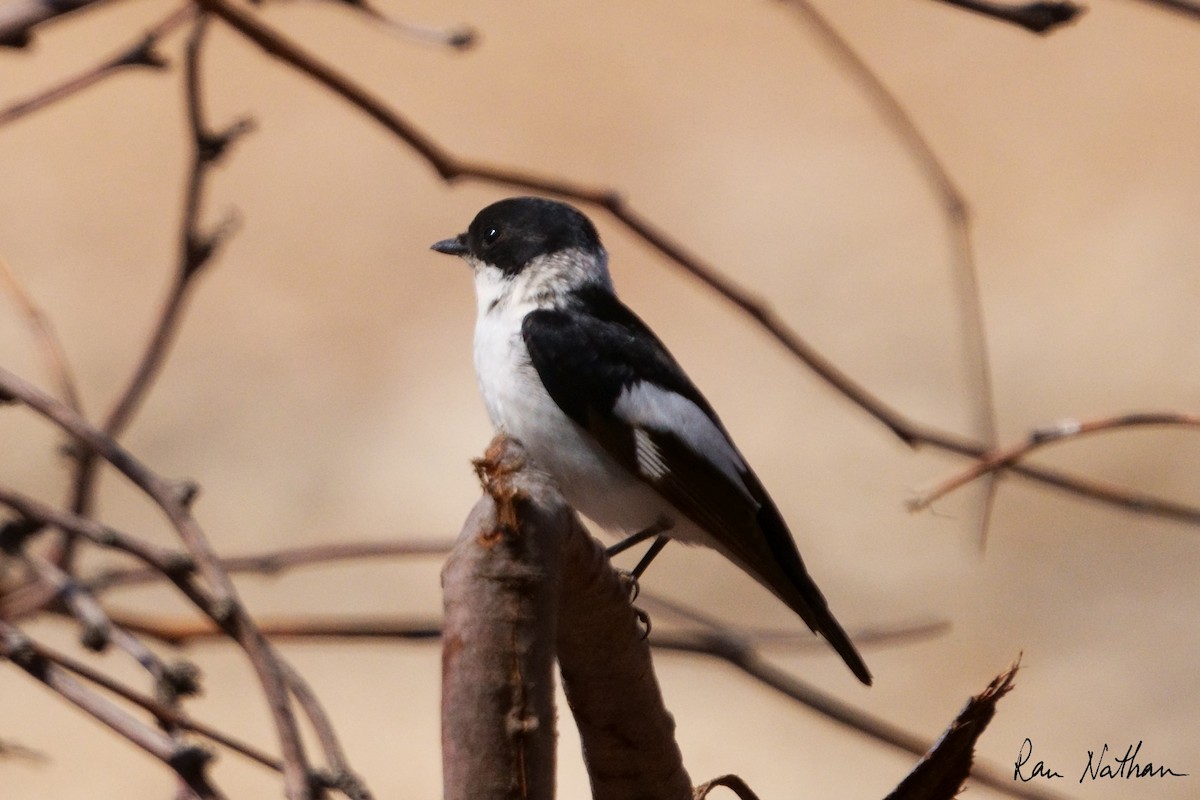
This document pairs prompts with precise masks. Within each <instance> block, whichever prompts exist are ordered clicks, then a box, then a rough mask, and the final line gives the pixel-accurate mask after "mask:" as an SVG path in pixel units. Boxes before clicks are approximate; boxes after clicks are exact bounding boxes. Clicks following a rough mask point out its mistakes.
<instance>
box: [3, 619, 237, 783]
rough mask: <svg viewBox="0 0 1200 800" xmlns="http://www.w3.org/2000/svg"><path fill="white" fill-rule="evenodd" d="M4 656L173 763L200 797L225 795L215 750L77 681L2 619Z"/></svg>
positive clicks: (182, 777) (134, 742)
mask: <svg viewBox="0 0 1200 800" xmlns="http://www.w3.org/2000/svg"><path fill="white" fill-rule="evenodd" d="M0 656H3V657H5V658H7V659H8V660H9V661H11V662H12V663H13V664H15V665H16V666H18V667H20V668H21V669H23V670H25V672H27V673H28V674H29V675H30V676H31V677H33V678H35V679H36V680H38V681H41V682H42V683H43V684H45V685H46V686H47V687H49V688H50V689H52V690H54V691H55V692H56V693H58V694H59V695H60V696H61V697H63V698H64V699H66V700H68V701H69V702H71V703H73V704H75V705H76V706H77V707H79V708H80V709H82V710H83V711H85V712H87V713H88V714H90V715H91V716H92V717H94V718H95V719H97V720H99V721H100V722H102V723H104V724H105V725H107V726H108V727H109V728H111V729H112V730H114V731H115V732H116V733H118V734H119V735H120V736H122V737H124V738H125V739H127V740H128V741H130V742H132V743H133V744H135V745H137V746H138V747H140V748H142V749H143V750H145V751H146V752H147V753H149V754H150V755H152V756H153V757H155V758H156V759H158V760H159V761H161V762H162V763H164V764H166V765H167V766H169V767H171V768H172V769H173V770H175V772H176V773H177V774H178V775H179V777H180V778H181V779H182V780H183V781H184V782H185V783H186V784H187V786H188V788H189V789H191V790H192V791H193V792H195V793H196V794H197V795H198V796H199V797H201V798H204V799H205V800H208V799H209V798H212V799H213V800H216V798H220V797H221V795H220V794H219V793H218V792H217V791H216V790H215V789H214V788H213V787H212V786H211V785H210V784H209V782H208V778H207V775H206V766H207V764H208V762H209V760H210V758H211V754H210V753H208V752H207V751H206V750H204V749H202V748H199V747H197V746H195V745H189V744H183V743H180V742H177V741H175V740H174V739H172V738H171V737H170V736H168V735H166V734H164V733H162V732H161V731H159V730H157V729H155V728H154V727H153V726H152V725H148V724H146V723H145V722H142V721H141V720H139V719H137V718H135V717H133V716H132V715H130V714H129V713H128V712H127V711H125V710H124V709H123V708H121V707H120V706H118V705H116V704H114V703H112V702H111V701H109V700H107V699H105V698H103V697H101V696H100V695H98V694H96V693H95V692H93V691H91V690H89V689H88V688H87V687H85V686H84V685H83V684H81V683H79V682H78V681H76V680H75V679H74V678H73V677H71V675H69V674H68V672H67V670H65V669H64V668H63V667H62V666H60V665H59V664H58V663H56V662H54V661H52V660H50V659H48V658H46V657H45V656H44V655H42V654H41V653H40V652H39V650H38V648H37V647H35V646H34V645H33V643H32V641H31V640H30V639H29V638H28V637H27V636H25V634H24V633H22V632H21V631H20V630H19V629H18V628H15V627H13V626H12V625H9V624H8V623H7V622H4V621H2V620H0Z"/></svg>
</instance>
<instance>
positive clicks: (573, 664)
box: [442, 437, 692, 800]
mask: <svg viewBox="0 0 1200 800" xmlns="http://www.w3.org/2000/svg"><path fill="white" fill-rule="evenodd" d="M476 469H477V470H478V472H479V477H480V480H481V481H482V483H483V486H484V495H483V497H482V498H481V499H480V501H479V502H478V503H477V504H476V506H475V508H474V509H473V510H472V512H471V515H470V517H469V518H468V519H467V522H466V524H465V525H464V527H463V530H462V533H461V535H460V537H459V540H458V543H457V544H456V546H455V549H454V552H453V553H452V554H451V556H450V558H449V560H448V561H447V562H446V566H445V568H444V570H443V571H442V585H443V591H444V602H445V628H444V634H443V645H442V646H443V650H442V653H443V656H442V747H443V765H442V766H443V775H444V779H445V797H446V798H447V800H458V798H493V797H496V798H501V797H503V798H507V797H522V798H551V797H553V796H554V765H555V756H554V748H555V743H556V741H555V733H554V679H553V665H554V659H555V651H556V649H557V655H558V659H559V661H560V666H561V669H562V674H563V683H564V689H565V690H566V693H567V697H568V700H569V702H570V704H571V710H572V713H573V714H574V715H575V719H576V722H577V724H578V726H579V730H580V735H581V738H582V740H583V749H584V758H585V761H586V763H587V768H588V775H589V777H590V778H591V782H592V792H593V796H594V797H596V798H606V800H608V799H611V800H619V799H620V798H631V797H635V796H636V797H639V798H645V799H646V800H654V799H655V798H663V800H668V799H669V800H684V798H691V796H692V788H691V781H690V779H689V778H688V775H687V773H686V772H685V771H684V769H683V763H682V759H681V757H680V753H679V748H678V746H677V745H676V744H675V741H674V738H673V734H674V729H675V725H674V721H673V720H672V719H671V716H670V715H669V714H668V713H667V711H666V709H665V708H664V707H663V705H662V697H661V694H660V693H659V690H658V683H657V681H656V679H655V677H654V672H653V669H652V666H651V663H650V655H649V647H648V646H647V643H646V641H645V638H644V631H643V629H642V627H641V626H640V625H639V623H638V617H637V612H636V611H635V610H634V609H633V608H632V607H631V606H630V604H629V593H628V588H627V586H626V585H625V583H624V581H623V580H622V579H621V577H620V576H619V575H618V574H617V573H616V572H614V571H613V569H612V567H611V566H610V565H609V563H608V559H607V558H606V557H605V556H604V552H603V549H602V548H601V547H600V546H599V544H598V543H596V542H595V541H594V540H593V539H592V538H591V537H590V536H588V534H587V533H586V531H584V530H583V527H582V526H581V525H580V523H579V519H578V518H577V517H576V516H575V513H574V512H573V511H572V510H571V509H570V507H569V506H567V504H566V502H565V501H564V500H563V499H562V496H561V495H560V494H559V493H558V490H557V489H556V488H555V487H554V485H553V484H552V483H551V482H550V480H549V479H548V478H546V477H545V476H544V475H542V474H540V473H539V472H537V471H536V469H534V468H532V466H531V465H527V463H526V460H525V456H524V453H523V451H522V450H521V449H520V446H519V445H518V444H517V443H516V442H514V441H513V440H511V439H505V438H503V437H497V438H496V439H495V440H494V441H493V442H492V444H491V446H490V447H489V448H488V452H487V454H486V455H485V457H484V458H483V459H481V460H480V461H478V462H476Z"/></svg>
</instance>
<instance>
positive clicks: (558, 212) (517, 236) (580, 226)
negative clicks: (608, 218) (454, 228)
mask: <svg viewBox="0 0 1200 800" xmlns="http://www.w3.org/2000/svg"><path fill="white" fill-rule="evenodd" d="M573 247H574V248H579V249H582V250H586V251H597V250H599V249H600V235H599V234H598V233H596V227H595V226H594V225H592V222H591V220H589V219H588V218H587V217H585V216H584V215H583V214H582V213H580V212H579V210H577V209H575V208H572V207H571V206H569V205H567V204H566V203H559V202H557V201H555V200H546V199H544V198H541V197H510V198H508V199H507V200H501V201H500V202H498V203H492V204H491V205H490V206H488V207H487V208H485V209H483V210H482V211H480V212H479V213H478V214H476V215H475V219H474V220H472V221H471V226H470V227H469V228H467V232H466V233H460V234H459V235H458V236H456V237H454V238H453V239H443V240H442V241H440V242H437V243H436V244H434V245H433V249H434V250H436V251H438V252H439V253H447V254H449V255H455V256H466V255H470V256H474V257H475V258H477V259H479V260H480V261H482V262H484V263H485V264H491V265H493V266H495V267H498V268H499V269H501V270H503V271H504V272H505V273H508V274H510V275H515V274H516V273H518V272H520V271H521V270H522V269H523V268H524V267H525V265H526V264H528V263H529V262H530V261H531V260H532V259H534V258H537V257H538V256H544V255H549V254H551V253H557V252H558V251H560V250H567V249H569V248H573Z"/></svg>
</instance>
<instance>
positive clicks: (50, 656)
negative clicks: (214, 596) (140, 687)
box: [24, 638, 283, 772]
mask: <svg viewBox="0 0 1200 800" xmlns="http://www.w3.org/2000/svg"><path fill="white" fill-rule="evenodd" d="M24 644H25V645H26V646H27V647H29V648H31V650H32V651H33V652H34V653H35V654H36V655H37V656H39V657H41V658H43V659H45V660H47V661H51V662H53V663H55V664H57V665H59V666H61V667H62V668H63V669H66V670H69V671H71V672H73V673H75V674H76V675H78V676H79V677H81V678H83V679H85V680H87V681H90V682H91V683H94V684H96V685H97V686H99V687H101V688H103V689H104V690H106V691H109V692H112V693H113V694H115V695H117V696H118V697H120V698H121V699H123V700H126V701H128V702H130V703H132V704H134V705H136V706H139V707H141V708H143V709H145V710H146V711H148V712H150V713H151V714H152V715H153V716H154V718H155V719H156V720H158V721H159V722H160V723H162V724H167V725H171V726H173V727H176V728H180V729H182V730H187V731H192V732H193V733H196V734H199V735H200V736H203V737H205V738H206V739H211V740H212V741H214V742H216V743H217V744H219V745H221V746H222V747H226V748H228V749H230V750H232V751H234V752H236V753H239V754H241V755H243V756H245V757H246V758H248V759H250V760H251V761H256V762H258V763H259V764H262V765H263V766H265V767H268V768H270V769H273V770H275V771H277V772H279V771H282V769H283V765H282V764H281V762H280V761H279V759H277V758H274V757H272V756H270V755H268V754H266V753H264V752H263V751H262V750H259V749H258V748H256V747H254V746H253V745H249V744H246V743H244V742H241V741H238V740H237V739H235V738H233V737H232V736H229V735H228V734H226V733H223V732H222V731H220V730H218V729H217V728H214V727H212V726H211V725H207V724H205V723H202V722H199V721H197V720H194V719H192V718H191V717H189V716H187V715H186V714H184V713H183V712H181V711H179V710H178V709H177V708H174V707H172V706H170V705H168V704H166V703H163V702H161V701H160V700H156V699H154V698H152V697H149V696H147V695H144V694H142V693H140V692H137V691H134V690H133V689H130V688H129V687H128V686H126V685H124V684H123V683H120V682H119V681H116V680H113V679H112V678H111V677H109V676H108V675H105V674H104V673H103V672H100V671H99V670H97V669H94V668H93V667H91V666H89V665H88V664H85V663H84V662H82V661H79V660H77V659H75V658H72V657H71V656H68V655H66V654H65V653H60V652H58V651H56V650H53V649H51V648H50V647H47V646H46V645H44V644H40V643H37V642H34V641H32V640H30V639H28V638H26V639H25V641H24Z"/></svg>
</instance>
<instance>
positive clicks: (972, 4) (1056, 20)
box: [941, 0, 1084, 33]
mask: <svg viewBox="0 0 1200 800" xmlns="http://www.w3.org/2000/svg"><path fill="white" fill-rule="evenodd" d="M941 2H943V3H947V4H949V5H952V6H957V7H958V8H962V9H966V10H967V11H974V12H975V13H977V14H982V15H984V16H985V17H990V18H992V19H996V20H1000V21H1001V22H1009V23H1012V24H1013V25H1017V26H1019V27H1022V28H1024V29H1025V30H1027V31H1030V32H1031V33H1049V32H1050V31H1052V30H1054V29H1055V28H1057V27H1059V26H1060V25H1065V24H1067V23H1069V22H1072V21H1074V20H1075V18H1076V17H1077V16H1078V15H1079V14H1082V13H1083V11H1084V8H1083V6H1080V5H1076V4H1075V3H1071V2H1035V3H997V2H992V0H941Z"/></svg>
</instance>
